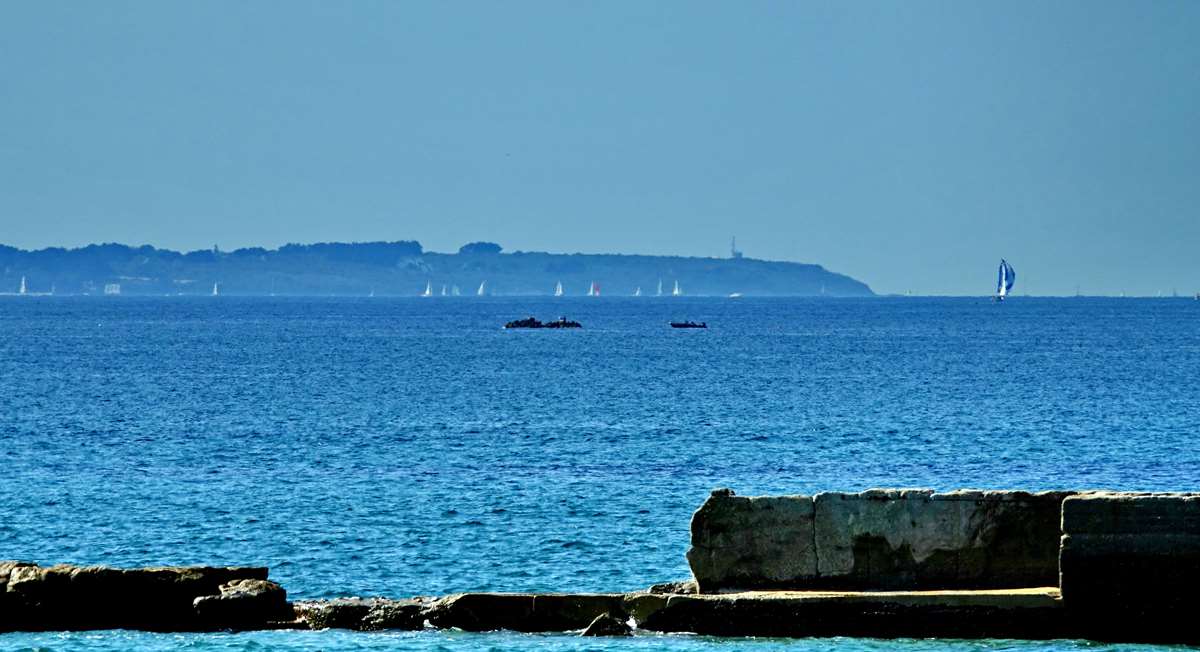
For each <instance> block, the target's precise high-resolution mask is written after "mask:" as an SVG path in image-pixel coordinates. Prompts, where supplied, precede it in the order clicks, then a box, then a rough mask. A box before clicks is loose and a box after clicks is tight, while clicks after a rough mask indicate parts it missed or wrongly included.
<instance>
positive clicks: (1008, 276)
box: [996, 258, 1017, 301]
mask: <svg viewBox="0 0 1200 652" xmlns="http://www.w3.org/2000/svg"><path fill="white" fill-rule="evenodd" d="M1016 280H1017V272H1016V271H1015V270H1013V267H1012V265H1009V264H1008V261H1007V260H1004V259H1003V258H1001V259H1000V271H999V279H998V280H997V281H996V301H1004V298H1005V297H1007V296H1008V295H1009V294H1010V293H1011V292H1012V288H1013V283H1015V282H1016Z"/></svg>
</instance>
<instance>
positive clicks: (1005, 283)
mask: <svg viewBox="0 0 1200 652" xmlns="http://www.w3.org/2000/svg"><path fill="white" fill-rule="evenodd" d="M999 274H1000V276H999V279H998V280H997V281H996V301H1004V297H1007V296H1008V295H1009V294H1011V293H1012V288H1013V283H1015V282H1016V280H1017V273H1016V271H1014V270H1013V268H1012V265H1009V264H1008V261H1007V260H1004V259H1003V258H1001V259H1000V272H999ZM1076 294H1078V290H1076Z"/></svg>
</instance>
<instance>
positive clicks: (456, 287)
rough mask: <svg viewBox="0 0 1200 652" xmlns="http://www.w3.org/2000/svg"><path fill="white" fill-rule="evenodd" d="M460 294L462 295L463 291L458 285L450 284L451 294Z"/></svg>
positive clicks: (455, 295)
mask: <svg viewBox="0 0 1200 652" xmlns="http://www.w3.org/2000/svg"><path fill="white" fill-rule="evenodd" d="M460 295H462V292H461V291H460V290H459V289H458V286H457V285H452V286H450V296H453V297H457V296H460Z"/></svg>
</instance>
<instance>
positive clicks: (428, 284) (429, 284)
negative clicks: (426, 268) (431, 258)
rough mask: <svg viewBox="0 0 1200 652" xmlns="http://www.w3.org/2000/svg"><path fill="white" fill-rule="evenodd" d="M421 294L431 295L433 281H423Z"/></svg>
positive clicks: (424, 295)
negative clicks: (423, 289) (423, 287)
mask: <svg viewBox="0 0 1200 652" xmlns="http://www.w3.org/2000/svg"><path fill="white" fill-rule="evenodd" d="M421 296H423V297H431V296H433V282H432V281H427V282H426V283H425V291H424V292H422V293H421Z"/></svg>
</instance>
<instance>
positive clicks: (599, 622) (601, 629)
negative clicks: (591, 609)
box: [580, 611, 633, 636]
mask: <svg viewBox="0 0 1200 652" xmlns="http://www.w3.org/2000/svg"><path fill="white" fill-rule="evenodd" d="M580 636H633V628H632V627H630V626H629V623H627V622H625V621H624V620H621V619H620V618H617V617H616V616H614V615H612V614H610V613H608V612H607V611H606V612H604V613H602V614H600V615H599V616H596V619H595V620H593V621H592V623H591V624H590V625H588V626H587V629H585V630H583V633H582V634H580Z"/></svg>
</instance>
